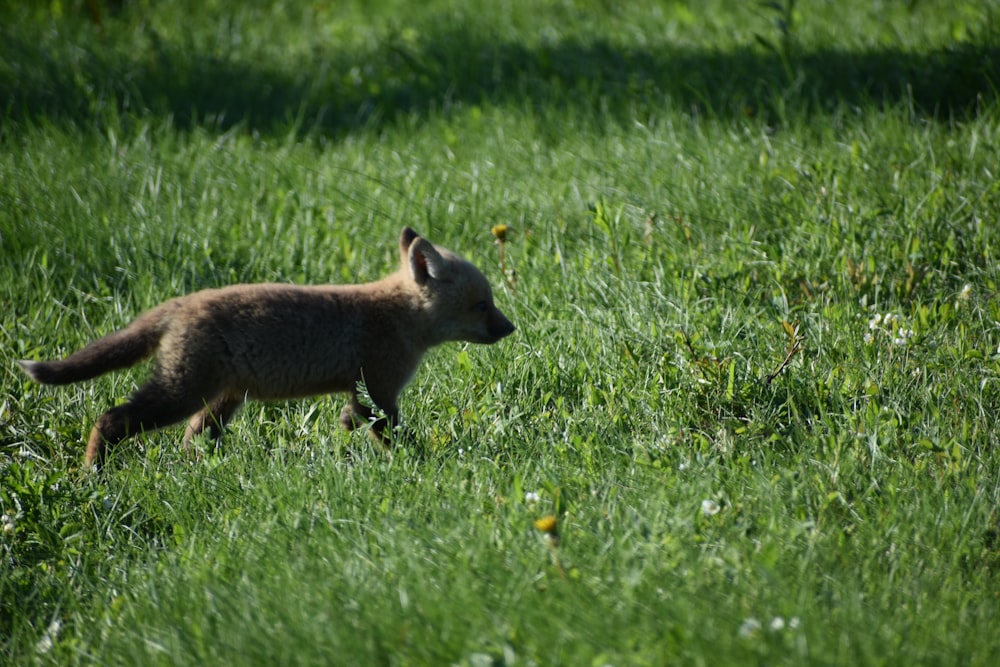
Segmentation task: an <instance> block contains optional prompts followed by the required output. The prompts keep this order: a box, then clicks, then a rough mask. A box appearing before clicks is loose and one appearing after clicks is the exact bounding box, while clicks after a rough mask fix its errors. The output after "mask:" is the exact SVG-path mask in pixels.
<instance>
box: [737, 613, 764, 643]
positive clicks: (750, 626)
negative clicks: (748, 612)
mask: <svg viewBox="0 0 1000 667" xmlns="http://www.w3.org/2000/svg"><path fill="white" fill-rule="evenodd" d="M759 631H760V621H758V620H757V619H756V618H754V617H753V616H751V617H750V618H748V619H746V620H745V621H743V623H742V624H740V630H739V635H740V637H742V638H743V639H747V638H748V637H753V636H754V635H755V634H757V633H758V632H759Z"/></svg>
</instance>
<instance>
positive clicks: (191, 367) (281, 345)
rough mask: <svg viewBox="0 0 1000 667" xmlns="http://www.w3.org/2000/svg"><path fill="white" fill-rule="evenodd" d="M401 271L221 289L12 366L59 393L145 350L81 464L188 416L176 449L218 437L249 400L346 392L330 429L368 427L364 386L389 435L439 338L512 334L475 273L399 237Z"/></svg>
mask: <svg viewBox="0 0 1000 667" xmlns="http://www.w3.org/2000/svg"><path fill="white" fill-rule="evenodd" d="M399 250H400V259H401V266H400V269H399V270H398V271H397V272H396V273H394V274H392V275H390V276H388V277H386V278H383V279H382V280H379V281H376V282H373V283H367V284H364V285H322V286H297V285H279V284H256V285H232V286H230V287H223V288H221V289H207V290H203V291H200V292H195V293H194V294H189V295H187V296H182V297H178V298H175V299H171V300H170V301H167V302H165V303H163V304H161V305H159V306H157V307H155V308H153V309H152V310H150V311H148V312H146V313H145V314H143V315H141V316H140V317H139V318H137V319H136V320H135V321H134V322H132V324H130V325H129V326H127V327H126V328H125V329H122V330H121V331H117V332H115V333H112V334H110V335H108V336H105V337H104V338H100V339H98V340H96V341H94V342H92V343H90V344H89V345H87V346H86V347H84V348H83V349H81V350H79V351H78V352H76V353H75V354H73V355H71V356H70V357H68V358H67V359H64V360H62V361H19V362H18V363H19V364H20V366H21V368H22V369H24V371H25V372H26V373H27V374H28V375H30V376H31V377H32V378H34V379H35V380H37V381H38V382H43V383H45V384H67V383H70V382H77V381H80V380H86V379H88V378H92V377H95V376H97V375H100V374H102V373H106V372H108V371H111V370H115V369H119V368H125V367H127V366H131V365H133V364H135V363H137V362H138V361H140V360H142V359H144V358H146V357H148V356H151V355H153V354H155V355H156V367H155V370H154V373H153V377H152V378H151V379H150V380H149V381H148V382H147V383H146V384H145V385H143V386H142V387H140V388H139V389H138V390H137V391H136V392H135V393H134V394H133V395H132V397H131V398H130V399H129V400H128V402H126V403H125V404H123V405H120V406H117V407H114V408H111V409H110V410H108V411H107V412H105V413H104V414H103V415H101V417H100V418H98V420H97V423H96V424H95V425H94V428H93V430H92V431H91V434H90V439H89V441H88V443H87V457H86V462H87V464H88V465H96V466H100V465H103V463H104V461H105V458H106V453H107V448H108V447H111V446H113V445H115V444H117V443H118V442H119V441H121V440H123V439H125V438H127V437H129V436H131V435H135V434H136V433H140V432H142V431H148V430H152V429H156V428H162V427H164V426H168V425H170V424H174V423H177V422H179V421H181V420H183V419H185V418H189V417H190V420H189V422H188V426H187V431H186V433H185V436H184V442H185V445H186V444H188V443H189V442H190V440H191V438H193V437H194V436H196V435H198V434H200V433H202V432H203V431H204V430H205V429H208V431H209V433H210V435H211V436H212V437H213V438H219V437H221V434H222V429H223V427H224V426H225V424H226V422H228V421H229V419H230V418H231V417H232V416H233V413H234V412H235V411H236V410H237V409H238V408H239V407H240V406H241V405H242V404H243V402H244V401H245V400H246V399H248V398H251V399H284V398H297V397H301V396H310V395H314V394H325V393H330V392H350V393H351V402H350V404H349V405H348V406H347V407H345V408H344V410H343V412H342V413H341V415H340V421H341V423H342V424H343V425H344V427H345V428H347V429H353V428H356V427H357V426H359V425H361V424H364V423H367V422H369V421H370V420H371V419H372V411H371V410H370V409H369V408H367V407H365V406H363V405H362V404H361V402H360V401H359V400H358V395H357V386H358V382H360V381H363V382H364V384H365V387H366V388H367V390H368V394H369V396H370V397H371V399H372V401H373V402H374V403H375V405H377V406H378V407H379V409H380V410H382V411H383V412H384V413H385V415H386V420H382V421H375V422H374V423H373V428H372V432H373V433H374V434H375V435H376V436H377V437H379V438H380V439H383V440H384V439H385V438H386V433H385V431H386V429H387V428H391V427H392V426H393V425H394V424H395V423H396V422H397V421H398V418H399V410H398V407H397V403H396V400H397V397H398V396H399V392H400V391H401V390H402V388H403V387H404V386H405V385H406V383H407V382H409V380H410V378H411V377H412V376H413V374H414V372H415V371H416V369H417V364H418V363H419V362H420V359H421V357H422V356H423V355H424V353H425V352H426V351H427V350H428V349H429V348H431V347H433V346H435V345H438V344H440V343H443V342H446V341H468V342H472V343H494V342H496V341H498V340H500V339H501V338H503V337H504V336H507V335H508V334H510V333H511V332H513V331H514V325H513V324H511V322H510V321H509V320H508V319H507V318H506V317H504V315H503V313H501V312H500V311H499V310H498V309H497V307H496V306H495V305H494V303H493V295H492V292H491V290H490V286H489V283H488V281H487V280H486V278H485V277H484V276H483V274H482V273H481V272H480V271H479V270H478V269H477V268H476V267H475V266H473V265H472V264H470V263H469V262H467V261H465V260H463V259H462V258H460V257H458V256H456V255H454V254H453V253H451V252H450V251H448V250H446V249H444V248H441V247H438V246H435V245H432V244H431V243H430V242H428V241H427V240H425V239H423V238H421V237H420V236H418V235H417V233H416V232H414V231H413V230H412V229H410V228H408V227H407V228H404V229H403V232H402V234H401V236H400V240H399Z"/></svg>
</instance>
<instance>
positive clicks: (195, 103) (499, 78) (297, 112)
mask: <svg viewBox="0 0 1000 667" xmlns="http://www.w3.org/2000/svg"><path fill="white" fill-rule="evenodd" d="M474 32H475V31H471V30H470V31H468V32H462V31H457V30H452V31H446V32H444V33H441V32H439V33H438V34H436V35H434V36H433V38H432V39H428V40H425V41H417V42H411V43H406V44H402V43H400V44H394V43H388V42H387V43H383V44H381V45H380V46H379V48H377V49H374V50H371V51H368V52H364V53H357V52H349V51H346V50H344V51H338V50H337V49H336V48H335V47H333V46H330V47H323V48H319V49H316V51H315V52H314V54H313V55H312V56H311V57H310V59H309V61H307V62H289V61H287V60H280V61H275V60H272V61H255V62H247V61H245V60H238V59H235V58H227V57H224V56H219V55H217V54H216V55H211V54H202V53H197V52H195V51H193V50H192V49H191V48H186V47H184V46H182V45H177V44H172V43H167V42H164V41H163V40H161V39H159V38H158V37H157V36H156V35H155V34H151V38H150V39H149V40H147V42H146V43H147V47H148V48H144V49H142V50H139V51H138V52H137V51H135V50H133V51H131V52H126V50H125V49H123V48H115V47H114V46H111V47H107V46H104V45H103V44H102V42H101V40H98V39H95V40H94V43H93V44H82V45H69V46H67V48H65V49H61V50H60V52H59V53H56V54H52V53H46V52H43V51H44V47H42V46H39V45H38V44H37V43H36V41H34V40H32V39H31V38H30V37H27V36H26V37H17V36H13V37H12V38H10V39H8V40H7V44H6V45H5V46H3V47H0V54H2V56H3V58H2V59H3V60H6V61H7V62H8V63H9V65H8V67H7V68H5V70H6V71H5V70H4V69H0V100H6V104H5V107H6V108H5V109H3V111H4V115H5V116H6V118H7V119H8V120H12V121H15V122H18V121H28V122H31V121H32V120H39V119H48V120H50V121H54V122H63V121H70V122H73V123H80V124H88V123H97V124H100V123H101V122H102V119H103V118H104V117H105V115H106V114H108V113H117V112H122V111H124V112H127V113H138V114H140V115H153V116H170V117H172V118H173V120H174V123H175V124H176V125H177V126H178V127H181V128H190V127H193V126H196V125H200V126H208V127H215V128H218V129H225V128H228V127H232V126H234V125H245V126H247V127H248V128H250V129H252V130H255V131H260V132H265V133H266V132H273V131H287V130H288V128H289V127H298V128H299V130H300V131H302V132H320V133H322V134H329V135H338V134H342V133H345V132H350V131H352V130H356V129H359V128H369V129H370V128H375V129H378V128H379V127H381V126H384V125H389V124H392V123H393V122H394V121H395V120H398V119H399V118H401V117H412V116H415V117H416V118H417V119H418V120H419V119H420V118H421V117H426V116H428V115H431V114H440V113H447V112H448V111H449V110H450V109H452V108H454V106H455V105H456V104H459V103H460V104H465V105H469V104H475V105H498V106H509V105H514V106H517V107H521V108H530V109H536V110H540V111H541V110H547V111H550V112H551V111H552V110H555V111H556V112H557V115H558V112H560V111H567V112H572V113H574V114H576V115H577V117H579V118H585V119H586V118H591V119H593V120H594V121H595V122H597V123H598V124H599V123H603V122H608V121H610V122H622V123H623V122H631V121H632V120H639V121H645V120H646V119H647V118H649V117H650V116H656V115H659V114H660V113H661V112H662V111H663V109H664V107H665V106H666V105H669V106H671V107H672V108H674V109H676V110H680V111H682V112H687V113H692V114H699V115H707V116H715V117H727V116H741V115H756V114H764V117H765V119H766V120H767V121H768V122H771V123H780V122H782V121H789V120H795V119H799V118H802V117H807V118H808V117H809V116H812V115H816V114H825V113H829V112H831V111H833V110H835V109H838V108H841V109H842V108H843V107H844V106H845V105H846V106H848V107H850V106H868V105H875V106H881V105H895V104H900V103H903V104H909V105H911V106H912V108H913V109H914V111H915V112H916V113H918V114H919V115H921V116H922V117H924V118H929V119H936V120H939V121H948V120H953V119H956V118H958V119H961V118H962V117H966V116H968V115H969V114H970V113H975V112H976V111H977V110H978V108H979V105H981V104H982V103H984V101H993V100H995V99H996V98H997V91H998V86H1000V47H998V46H995V45H992V44H988V45H976V44H970V43H963V44H961V45H957V46H955V47H954V48H948V49H942V50H938V51H932V52H929V53H918V54H913V53H907V52H903V51H901V50H892V49H886V50H882V51H871V52H863V53H857V52H849V51H838V50H827V51H818V52H803V53H799V54H795V55H794V56H793V58H792V59H791V60H790V61H789V62H785V61H783V60H782V59H781V58H780V57H779V56H778V55H777V54H776V53H773V52H769V51H766V50H764V49H763V48H758V47H749V48H744V49H740V50H735V51H732V52H718V51H692V50H688V49H682V48H675V47H672V46H670V45H659V46H655V47H652V48H623V47H621V46H617V45H615V44H612V43H610V42H607V41H602V40H600V39H595V40H593V41H588V42H586V43H582V42H579V41H560V42H555V43H552V44H549V45H544V46H538V47H532V48H529V47H526V46H524V45H522V44H519V43H493V42H490V41H489V40H488V39H485V38H482V37H481V36H477V35H476V34H474Z"/></svg>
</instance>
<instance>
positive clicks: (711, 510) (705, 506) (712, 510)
mask: <svg viewBox="0 0 1000 667" xmlns="http://www.w3.org/2000/svg"><path fill="white" fill-rule="evenodd" d="M721 511H722V507H721V506H720V505H719V503H717V502H715V501H714V500H712V499H710V498H709V499H706V500H703V501H701V513H702V514H704V515H705V516H715V515H716V514H718V513H719V512H721Z"/></svg>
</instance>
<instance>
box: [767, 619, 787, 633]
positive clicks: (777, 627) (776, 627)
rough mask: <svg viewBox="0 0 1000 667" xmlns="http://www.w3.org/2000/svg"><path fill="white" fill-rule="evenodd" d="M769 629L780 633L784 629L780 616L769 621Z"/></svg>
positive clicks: (783, 621)
mask: <svg viewBox="0 0 1000 667" xmlns="http://www.w3.org/2000/svg"><path fill="white" fill-rule="evenodd" d="M770 628H771V631H772V632H781V631H782V630H784V629H785V619H783V618H782V617H780V616H775V617H774V618H772V619H771V625H770Z"/></svg>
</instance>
